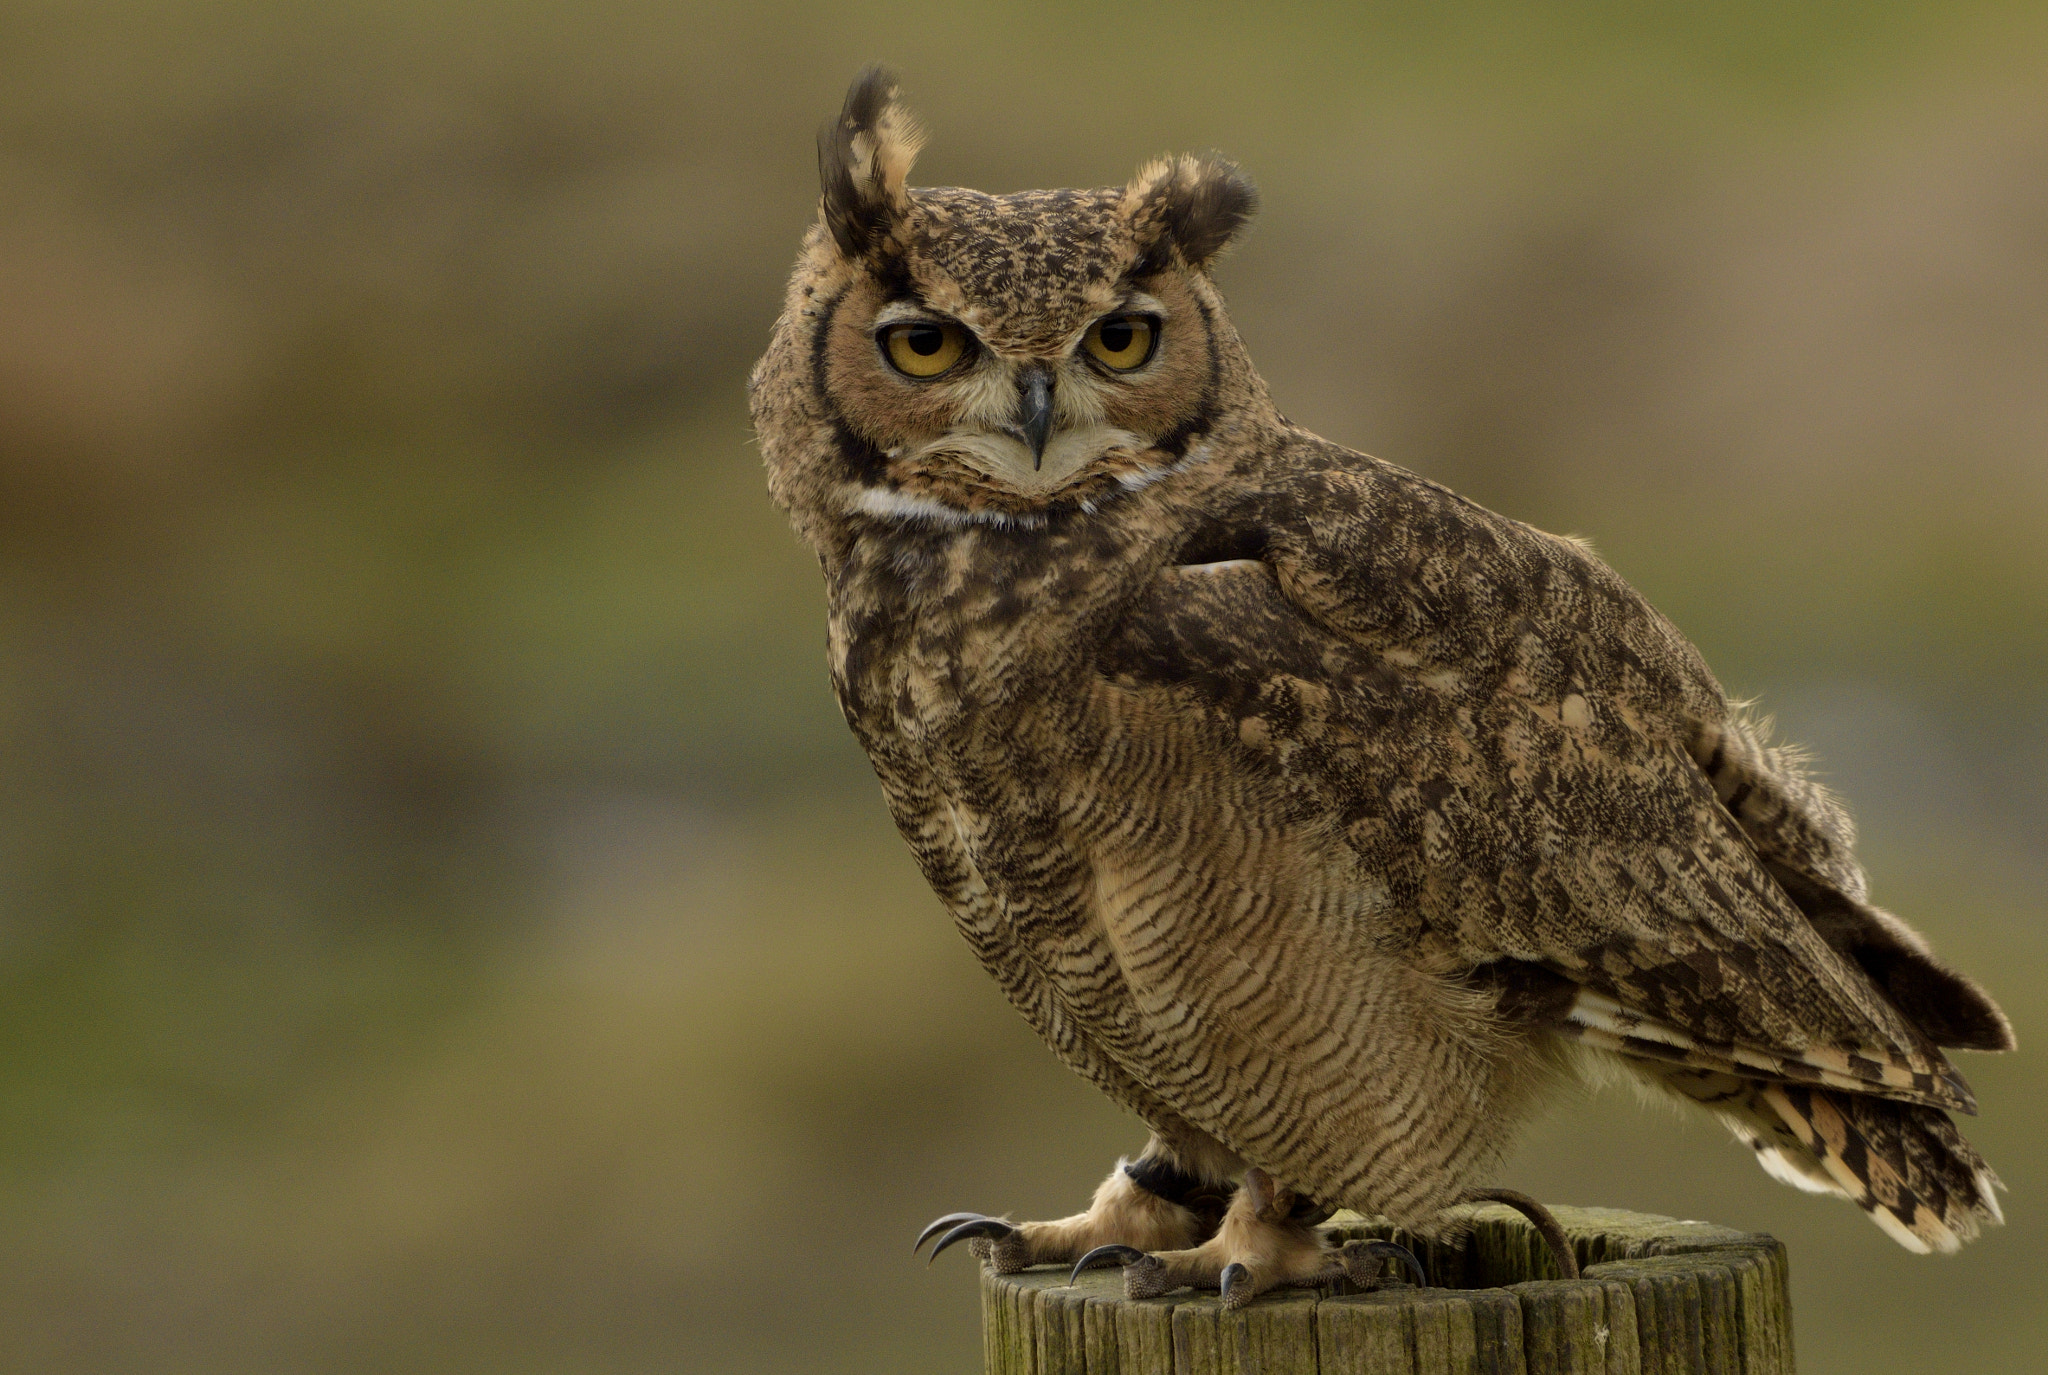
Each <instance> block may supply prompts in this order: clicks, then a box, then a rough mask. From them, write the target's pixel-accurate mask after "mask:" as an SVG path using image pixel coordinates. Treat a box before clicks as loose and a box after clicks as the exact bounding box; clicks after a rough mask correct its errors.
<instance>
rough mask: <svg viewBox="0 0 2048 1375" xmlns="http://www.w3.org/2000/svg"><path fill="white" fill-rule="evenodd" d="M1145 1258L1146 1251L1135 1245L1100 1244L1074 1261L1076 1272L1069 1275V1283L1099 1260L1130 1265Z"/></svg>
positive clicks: (1078, 1277)
mask: <svg viewBox="0 0 2048 1375" xmlns="http://www.w3.org/2000/svg"><path fill="white" fill-rule="evenodd" d="M1144 1258H1145V1253H1144V1252H1143V1251H1140V1250H1139V1249H1138V1248H1137V1247H1135V1246H1119V1245H1115V1244H1111V1245H1108V1246H1098V1247H1096V1248H1095V1249H1094V1250H1093V1251H1090V1252H1089V1253H1088V1254H1087V1255H1085V1256H1083V1257H1081V1259H1079V1260H1077V1261H1075V1262H1074V1272H1073V1273H1072V1274H1071V1275H1068V1276H1067V1283H1068V1284H1072V1283H1074V1282H1075V1281H1076V1280H1078V1279H1080V1278H1081V1272H1082V1271H1083V1270H1090V1269H1093V1268H1094V1267H1095V1265H1096V1263H1097V1262H1098V1261H1104V1260H1113V1261H1115V1262H1116V1263H1117V1264H1118V1265H1129V1264H1131V1263H1132V1262H1133V1261H1139V1260H1143V1259H1144Z"/></svg>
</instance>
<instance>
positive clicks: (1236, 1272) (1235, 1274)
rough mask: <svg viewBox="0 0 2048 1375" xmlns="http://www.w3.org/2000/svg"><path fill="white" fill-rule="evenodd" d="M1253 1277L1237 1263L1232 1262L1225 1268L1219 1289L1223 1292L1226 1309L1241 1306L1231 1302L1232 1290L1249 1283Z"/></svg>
mask: <svg viewBox="0 0 2048 1375" xmlns="http://www.w3.org/2000/svg"><path fill="white" fill-rule="evenodd" d="M1251 1277H1252V1272H1251V1271H1249V1270H1247V1269H1245V1267H1244V1266H1242V1265H1239V1264H1238V1263H1237V1262H1236V1261H1232V1262H1230V1264H1228V1265H1226V1266H1224V1267H1223V1278H1222V1280H1221V1281H1220V1282H1219V1287H1220V1288H1221V1289H1222V1290H1223V1306H1224V1307H1226V1308H1236V1307H1238V1306H1239V1305H1237V1304H1234V1303H1232V1302H1231V1301H1230V1291H1231V1288H1232V1287H1233V1286H1235V1285H1241V1284H1246V1283H1249V1282H1250V1280H1251ZM1246 1302H1250V1300H1246Z"/></svg>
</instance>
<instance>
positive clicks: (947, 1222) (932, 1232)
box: [910, 1213, 987, 1256]
mask: <svg viewBox="0 0 2048 1375" xmlns="http://www.w3.org/2000/svg"><path fill="white" fill-rule="evenodd" d="M985 1216H987V1215H986V1214H985V1213H948V1214H946V1215H945V1216H944V1217H942V1218H940V1219H938V1220H937V1221H936V1222H934V1223H932V1225H931V1226H929V1227H927V1228H925V1229H924V1230H923V1231H922V1232H919V1233H918V1234H917V1242H916V1244H915V1245H913V1246H912V1247H911V1248H910V1254H911V1255H913V1256H914V1255H916V1254H917V1253H918V1252H919V1251H921V1250H923V1249H924V1244H925V1243H926V1242H927V1241H930V1240H931V1239H932V1238H933V1237H935V1236H937V1235H938V1234H939V1233H940V1232H943V1231H945V1230H946V1229H947V1228H948V1227H957V1226H959V1225H960V1224H961V1223H963V1222H973V1221H974V1220H975V1219H976V1218H980V1217H985Z"/></svg>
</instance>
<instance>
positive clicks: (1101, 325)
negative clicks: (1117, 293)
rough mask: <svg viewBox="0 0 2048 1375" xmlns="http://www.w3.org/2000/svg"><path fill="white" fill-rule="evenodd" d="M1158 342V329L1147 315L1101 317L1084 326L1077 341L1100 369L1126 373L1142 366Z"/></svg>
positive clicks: (1149, 357)
mask: <svg viewBox="0 0 2048 1375" xmlns="http://www.w3.org/2000/svg"><path fill="white" fill-rule="evenodd" d="M1158 339H1159V330H1158V328H1157V326H1156V324H1155V322H1154V321H1153V319H1152V317H1151V316H1149V315H1105V316H1103V317H1102V318H1101V319H1100V320H1097V321H1096V322H1095V323H1094V324H1092V325H1090V326H1088V333H1087V335H1086V337H1084V338H1083V339H1082V340H1081V342H1082V343H1083V344H1084V345H1086V346H1087V349H1088V352H1090V353H1092V354H1094V355H1095V360H1096V361H1097V362H1099V363H1101V364H1102V365H1103V366H1104V367H1107V368H1109V369H1111V370H1112V371H1114V372H1129V371H1131V370H1132V369H1133V368H1142V367H1143V366H1145V364H1146V363H1147V362H1148V361H1149V360H1150V359H1151V357H1152V345H1153V344H1154V343H1156V342H1157V341H1158Z"/></svg>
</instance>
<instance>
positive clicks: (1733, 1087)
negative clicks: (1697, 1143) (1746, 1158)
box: [1630, 1060, 2005, 1255]
mask: <svg viewBox="0 0 2048 1375" xmlns="http://www.w3.org/2000/svg"><path fill="white" fill-rule="evenodd" d="M1630 1068H1632V1069H1634V1070H1636V1072H1637V1073H1639V1074H1641V1075H1642V1076H1643V1077H1644V1078H1646V1079H1649V1080H1650V1081H1651V1082H1652V1083H1654V1084H1656V1085H1657V1086H1658V1087H1660V1088H1662V1089H1665V1090H1667V1091H1669V1092H1671V1093H1675V1094H1678V1095H1680V1096H1682V1097H1684V1098H1687V1099H1689V1100H1691V1101H1692V1102H1694V1103H1697V1104H1698V1105H1700V1106H1701V1107H1703V1108H1705V1109H1707V1110H1708V1111H1710V1112H1712V1113H1714V1114H1715V1115H1716V1116H1718V1117H1720V1119H1721V1120H1722V1121H1723V1122H1725V1123H1726V1124H1727V1125H1728V1126H1729V1128H1730V1129H1731V1130H1732V1131H1734V1133H1735V1135H1736V1137H1737V1138H1738V1139H1740V1140H1742V1141H1743V1142H1745V1143H1747V1144H1748V1145H1749V1147H1750V1148H1751V1149H1752V1150H1754V1151H1755V1152H1756V1156H1757V1163H1758V1164H1759V1165H1761V1166H1763V1168H1764V1172H1765V1173H1766V1174H1769V1175H1770V1176H1771V1177H1772V1178H1774V1179H1777V1180H1780V1181H1781V1182H1783V1183H1786V1184H1790V1185H1792V1186H1793V1187H1795V1188H1799V1189H1804V1190H1806V1191H1808V1192H1809V1193H1826V1194H1834V1195H1836V1196H1838V1197H1841V1198H1846V1199H1849V1200H1850V1201H1851V1202H1853V1203H1855V1204H1856V1205H1857V1206H1858V1207H1860V1208H1862V1209H1863V1210H1864V1212H1866V1213H1868V1214H1869V1215H1870V1219H1871V1221H1873V1222H1875V1223H1876V1224H1877V1225H1878V1227H1879V1228H1880V1229H1882V1230H1883V1231H1884V1233H1885V1234H1886V1235H1887V1236H1889V1237H1891V1239H1892V1240H1894V1241H1896V1242H1898V1243H1899V1245H1901V1246H1903V1247H1905V1248H1906V1249H1907V1250H1909V1251H1914V1252H1918V1253H1920V1254H1923V1255H1924V1254H1926V1253H1928V1252H1930V1251H1942V1252H1949V1251H1955V1250H1958V1249H1960V1248H1961V1246H1962V1244H1963V1243H1964V1242H1966V1241H1969V1240H1971V1239H1973V1238H1974V1237H1975V1236H1976V1235H1977V1233H1978V1232H1979V1230H1980V1229H1981V1228H1983V1227H1984V1226H1986V1225H1995V1224H1997V1223H2001V1222H2003V1221H2005V1217H2004V1214H2003V1213H2002V1212H2001V1211H2000V1210H1999V1206H1998V1198H1997V1193H1996V1191H1997V1190H1998V1189H2001V1188H2003V1187H2004V1185H2003V1184H2001V1183H2000V1182H1999V1179H1998V1176H1997V1175H1996V1174H1994V1173H1993V1172H1992V1170H1991V1167H1990V1166H1989V1165H1987V1164H1985V1163H1984V1157H1983V1156H1981V1155H1979V1154H1977V1151H1976V1148H1975V1147H1973V1146H1971V1145H1970V1143H1969V1142H1968V1141H1965V1140H1964V1139H1963V1136H1962V1133H1961V1132H1959V1131H1957V1130H1956V1126H1955V1123H1954V1122H1953V1121H1951V1120H1950V1119H1949V1116H1948V1114H1947V1113H1945V1112H1943V1111H1941V1110H1940V1109H1939V1108H1932V1107H1927V1106H1924V1105H1922V1104H1918V1103H1901V1102H1898V1101H1897V1100H1894V1099H1887V1098H1878V1097H1874V1096H1872V1095H1870V1094H1863V1093H1844V1092H1839V1091H1836V1090H1832V1089H1826V1088H1814V1087H1810V1086H1807V1085H1797V1084H1782V1083H1772V1082H1767V1081H1763V1080H1756V1079H1745V1078H1742V1077H1740V1076H1738V1075H1733V1074H1727V1073H1722V1072H1717V1071H1712V1070H1705V1069H1700V1068H1694V1067H1687V1066H1681V1065H1671V1064H1654V1063H1651V1062H1646V1061H1640V1060H1637V1061H1633V1062H1631V1063H1630Z"/></svg>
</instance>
